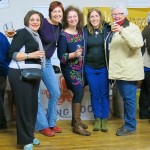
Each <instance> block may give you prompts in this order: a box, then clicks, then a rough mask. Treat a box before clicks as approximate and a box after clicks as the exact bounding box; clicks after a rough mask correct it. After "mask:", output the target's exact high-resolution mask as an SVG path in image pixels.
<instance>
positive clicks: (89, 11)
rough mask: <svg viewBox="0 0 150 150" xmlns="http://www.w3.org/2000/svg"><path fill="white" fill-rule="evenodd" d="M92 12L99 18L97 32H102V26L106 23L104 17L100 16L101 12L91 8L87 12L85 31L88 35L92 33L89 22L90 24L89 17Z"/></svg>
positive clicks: (92, 28) (92, 29)
mask: <svg viewBox="0 0 150 150" xmlns="http://www.w3.org/2000/svg"><path fill="white" fill-rule="evenodd" d="M93 11H96V12H97V13H98V14H99V16H100V23H99V31H100V32H102V30H103V26H104V24H105V23H106V21H105V19H104V16H103V14H102V12H101V11H100V10H99V9H98V8H91V9H89V10H88V15H87V29H88V31H89V33H90V34H93V33H94V30H95V29H94V27H93V26H92V24H91V22H90V15H91V13H92V12H93Z"/></svg>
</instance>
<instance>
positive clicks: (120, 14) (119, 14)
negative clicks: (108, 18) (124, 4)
mask: <svg viewBox="0 0 150 150" xmlns="http://www.w3.org/2000/svg"><path fill="white" fill-rule="evenodd" d="M123 14H124V13H118V14H112V16H113V17H115V16H122V15H123Z"/></svg>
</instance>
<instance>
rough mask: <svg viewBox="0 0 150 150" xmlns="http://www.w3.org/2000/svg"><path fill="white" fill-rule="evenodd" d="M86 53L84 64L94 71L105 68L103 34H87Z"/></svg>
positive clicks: (97, 32)
mask: <svg viewBox="0 0 150 150" xmlns="http://www.w3.org/2000/svg"><path fill="white" fill-rule="evenodd" d="M87 40H88V41H87V53H86V58H85V62H86V64H87V65H89V66H90V67H92V68H94V69H100V68H102V67H105V66H106V61H105V52H104V37H103V33H101V32H99V31H98V30H95V33H94V34H93V35H91V34H89V33H88V38H87Z"/></svg>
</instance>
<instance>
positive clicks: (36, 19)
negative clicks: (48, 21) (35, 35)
mask: <svg viewBox="0 0 150 150" xmlns="http://www.w3.org/2000/svg"><path fill="white" fill-rule="evenodd" d="M40 25H41V18H40V16H39V15H38V14H33V15H32V16H31V17H30V19H29V28H30V29H32V30H33V31H35V32H36V31H37V30H38V29H39V28H40Z"/></svg>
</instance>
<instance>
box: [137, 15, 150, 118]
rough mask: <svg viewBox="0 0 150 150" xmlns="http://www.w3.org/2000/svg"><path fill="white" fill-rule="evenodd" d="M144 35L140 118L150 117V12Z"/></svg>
mask: <svg viewBox="0 0 150 150" xmlns="http://www.w3.org/2000/svg"><path fill="white" fill-rule="evenodd" d="M142 36H143V40H144V46H143V47H142V53H143V59H144V72H145V78H144V80H143V81H142V86H141V92H140V98H139V118H140V119H150V13H149V14H148V15H147V26H146V27H145V28H144V30H143V31H142Z"/></svg>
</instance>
